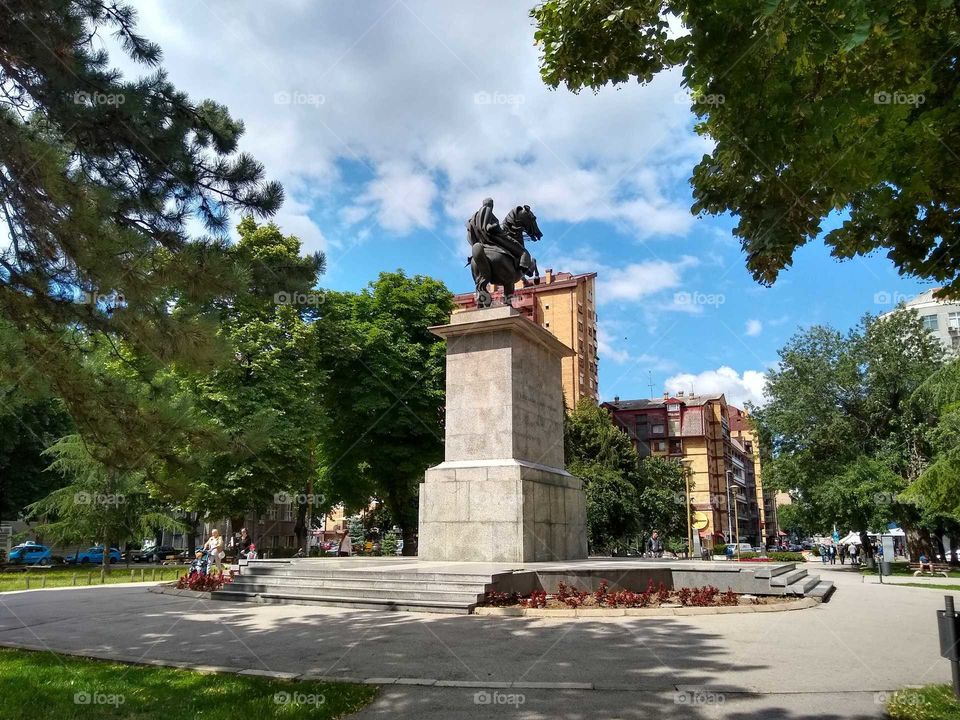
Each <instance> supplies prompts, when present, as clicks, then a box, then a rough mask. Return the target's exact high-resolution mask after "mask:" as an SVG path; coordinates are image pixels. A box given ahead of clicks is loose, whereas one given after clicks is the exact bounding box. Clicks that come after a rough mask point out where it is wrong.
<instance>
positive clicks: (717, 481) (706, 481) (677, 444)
mask: <svg viewBox="0 0 960 720" xmlns="http://www.w3.org/2000/svg"><path fill="white" fill-rule="evenodd" d="M603 407H604V408H606V409H607V410H608V411H609V412H610V414H611V416H612V418H613V422H614V423H615V424H616V425H617V426H618V427H619V428H620V429H622V430H623V431H624V432H625V433H626V434H627V435H628V436H629V437H630V438H631V439H632V440H633V443H634V445H635V447H636V448H637V451H638V452H639V453H640V455H641V457H667V458H673V459H675V460H677V461H678V462H681V463H683V465H684V466H685V467H687V468H688V470H689V472H690V478H691V488H692V489H691V496H692V503H691V504H692V506H693V509H694V510H696V511H700V512H702V513H704V514H705V515H706V517H707V519H708V522H707V526H706V528H704V529H703V530H701V531H700V535H701V538H702V542H703V545H704V546H705V547H712V546H713V544H714V543H716V542H722V541H725V540H726V541H730V540H732V539H733V538H734V537H736V536H737V528H738V527H739V538H740V540H741V541H742V542H749V543H751V544H754V545H756V544H760V543H763V542H765V541H766V536H765V531H766V528H765V525H764V522H765V512H764V510H763V509H761V506H762V505H763V500H764V497H763V489H762V477H761V475H760V454H759V442H758V440H757V438H756V435H755V433H754V431H753V430H752V428H751V427H750V425H749V423H748V421H747V416H746V414H745V413H744V412H743V411H742V410H740V409H739V408H736V407H733V406H732V405H729V404H728V403H727V401H726V398H725V397H724V396H723V395H722V394H721V395H693V394H690V395H687V394H685V393H683V392H678V393H677V394H676V395H675V396H671V395H669V394H665V395H664V396H663V398H661V399H657V400H620V399H619V398H614V400H613V402H607V403H603ZM728 498H729V499H728ZM730 506H733V507H735V508H736V510H735V511H729V510H728V508H729V507H730Z"/></svg>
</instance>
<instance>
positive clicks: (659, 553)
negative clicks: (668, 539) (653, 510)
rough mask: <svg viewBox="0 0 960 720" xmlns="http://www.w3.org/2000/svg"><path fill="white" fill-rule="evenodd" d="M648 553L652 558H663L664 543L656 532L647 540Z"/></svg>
mask: <svg viewBox="0 0 960 720" xmlns="http://www.w3.org/2000/svg"><path fill="white" fill-rule="evenodd" d="M647 552H648V553H650V557H655V558H658V557H663V541H662V540H661V539H660V536H659V535H658V534H657V531H656V530H654V531H653V533H652V534H651V535H650V538H649V539H648V540H647Z"/></svg>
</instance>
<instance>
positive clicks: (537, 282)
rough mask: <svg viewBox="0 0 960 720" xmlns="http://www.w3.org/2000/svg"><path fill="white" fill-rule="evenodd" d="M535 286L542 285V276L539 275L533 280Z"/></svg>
mask: <svg viewBox="0 0 960 720" xmlns="http://www.w3.org/2000/svg"><path fill="white" fill-rule="evenodd" d="M533 284H534V285H539V284H540V276H539V275H537V276H536V277H534V278H533Z"/></svg>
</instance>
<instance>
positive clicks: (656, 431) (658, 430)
mask: <svg viewBox="0 0 960 720" xmlns="http://www.w3.org/2000/svg"><path fill="white" fill-rule="evenodd" d="M663 430H664V427H663V425H654V426H653V427H652V428H650V432H651V434H653V435H663Z"/></svg>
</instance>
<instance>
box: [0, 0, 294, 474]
mask: <svg viewBox="0 0 960 720" xmlns="http://www.w3.org/2000/svg"><path fill="white" fill-rule="evenodd" d="M0 28H2V29H0V222H2V223H3V228H2V229H3V231H4V234H5V235H7V236H8V237H9V242H5V243H4V246H3V249H2V250H0V319H2V320H4V321H6V322H8V323H9V324H10V325H12V326H13V327H14V328H15V329H16V336H15V344H16V347H15V352H11V353H8V354H7V355H6V357H7V358H9V360H10V362H5V363H3V364H0V380H2V379H4V378H5V379H8V380H10V379H17V378H24V377H25V378H27V379H29V380H30V381H31V382H32V383H34V384H35V385H37V386H42V388H43V389H44V390H48V391H49V392H50V394H52V395H54V396H58V397H61V398H62V399H63V401H64V404H65V406H66V408H67V410H68V411H69V413H70V414H71V416H72V417H73V419H74V422H75V425H76V428H77V431H78V432H80V433H82V434H84V436H85V437H88V438H89V437H93V436H94V435H95V436H96V437H98V438H102V437H109V438H110V440H109V441H108V442H97V443H96V445H97V446H98V449H97V452H98V453H103V454H104V455H113V456H117V457H116V458H114V459H113V460H111V462H113V463H114V464H115V465H117V466H118V467H128V468H130V467H133V466H134V465H135V464H136V463H137V459H138V458H142V457H144V456H145V455H149V454H151V453H154V452H162V451H163V450H164V448H165V446H166V445H167V443H166V440H167V439H169V438H172V437H173V436H174V435H176V434H177V433H179V432H180V430H181V428H182V427H183V425H184V419H183V417H182V415H181V414H178V413H177V412H175V411H173V410H172V409H165V410H157V411H154V412H150V411H147V410H145V404H148V403H150V404H161V405H162V404H163V401H164V399H165V395H164V394H163V393H158V392H156V389H155V388H151V387H150V384H151V383H153V382H155V381H156V378H157V374H158V372H159V371H160V370H161V369H162V368H165V367H167V366H169V365H170V364H171V363H174V362H176V363H177V364H178V365H179V366H182V367H202V368H205V367H207V366H208V364H209V362H210V361H211V359H213V358H215V357H217V352H216V351H217V347H216V345H215V344H214V343H212V341H211V339H212V337H213V335H214V329H215V323H214V322H213V320H212V318H211V316H210V309H211V305H212V303H214V302H215V301H216V300H218V299H219V298H222V297H224V296H225V295H228V294H230V293H231V292H232V291H234V290H235V289H236V288H237V287H238V286H239V283H240V281H241V277H240V276H239V275H238V273H237V272H236V271H235V268H234V266H233V263H232V262H231V259H230V256H229V252H228V249H227V248H228V244H227V241H226V237H225V230H226V226H227V223H228V220H229V217H230V212H231V211H241V212H250V213H255V214H259V215H271V214H273V213H274V212H275V211H276V210H277V209H278V207H279V206H280V203H281V202H282V198H283V193H282V189H281V188H280V186H279V185H278V184H277V183H275V182H267V181H266V180H265V179H264V171H263V168H262V167H261V165H260V164H259V163H258V162H256V161H255V160H254V159H253V158H252V157H250V156H249V155H247V154H245V153H241V152H239V151H238V141H239V138H240V136H241V135H242V133H243V124H242V123H241V122H239V121H237V120H234V119H232V118H231V117H230V115H229V113H228V112H227V110H226V108H224V107H223V106H222V105H219V104H217V103H216V102H213V101H211V100H204V101H200V102H192V101H191V100H190V99H189V98H188V97H187V96H186V95H185V94H184V93H182V92H180V91H178V90H177V89H176V88H175V87H174V86H173V85H172V84H171V83H170V82H169V80H168V79H167V77H166V75H165V74H164V72H163V71H162V69H160V67H159V65H160V61H161V52H160V48H159V47H158V46H157V45H156V44H155V43H152V42H150V41H149V40H147V39H145V38H144V37H142V36H141V35H139V34H137V32H136V17H135V13H134V11H133V9H132V8H131V7H130V5H128V4H127V3H124V2H113V1H112V0H109V1H108V0H10V1H9V2H3V3H2V4H0ZM103 33H110V34H112V35H113V36H114V37H115V38H117V40H118V41H119V45H120V47H121V48H122V51H123V52H124V53H126V55H127V56H129V58H130V59H132V60H133V61H135V62H137V63H139V64H140V65H141V66H142V67H143V68H144V69H145V70H147V71H149V74H146V75H145V76H143V77H138V78H132V79H127V78H124V77H123V76H122V75H121V73H120V72H119V71H118V70H115V69H114V68H112V67H111V65H110V61H109V60H110V59H109V57H108V54H107V52H106V51H105V50H103V49H101V48H102V43H101V40H100V35H101V34H103ZM194 220H198V221H199V222H200V223H201V224H202V225H203V226H204V227H205V228H206V230H207V231H208V232H209V233H211V235H210V236H206V237H197V236H195V235H194V234H193V233H192V232H191V230H190V228H191V227H192V225H191V221H194ZM89 343H94V344H97V345H103V346H108V347H109V346H113V347H116V348H117V351H116V353H115V356H116V359H117V361H118V362H122V363H124V364H125V365H127V366H128V368H129V369H130V370H131V371H132V372H134V373H135V374H136V376H137V377H138V378H139V379H140V380H141V382H142V383H143V384H144V385H146V386H147V387H146V388H145V389H144V388H142V387H139V386H137V385H135V384H132V383H130V382H129V381H124V382H116V381H115V379H114V378H113V377H112V376H111V374H110V372H109V371H110V369H111V368H109V367H108V366H105V365H103V364H98V363H90V362H89V361H88V357H89V356H88V351H89V347H88V345H89Z"/></svg>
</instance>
